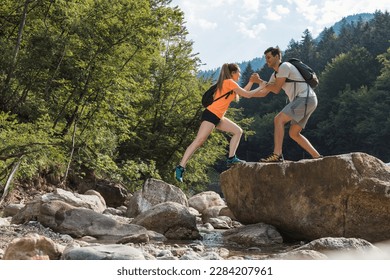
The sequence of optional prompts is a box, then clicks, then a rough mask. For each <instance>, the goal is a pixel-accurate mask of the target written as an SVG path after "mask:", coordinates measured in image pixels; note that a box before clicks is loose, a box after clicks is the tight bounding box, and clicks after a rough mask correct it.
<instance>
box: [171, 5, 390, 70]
mask: <svg viewBox="0 0 390 280" xmlns="http://www.w3.org/2000/svg"><path fill="white" fill-rule="evenodd" d="M176 5H178V6H179V8H180V9H181V10H182V11H183V12H184V14H185V21H186V22H187V23H186V27H187V28H188V32H189V35H188V39H190V40H193V42H194V45H193V46H194V53H199V57H200V59H201V60H202V61H203V62H204V63H207V67H203V68H204V69H210V68H213V67H219V66H220V64H221V63H222V62H224V61H237V62H240V61H244V60H250V59H252V58H254V55H255V56H258V55H261V54H262V52H263V51H264V50H265V49H266V48H267V47H269V46H275V45H278V46H279V47H280V48H282V49H285V48H286V47H287V46H288V44H289V42H290V41H291V40H298V41H299V40H300V39H301V36H302V34H303V32H304V30H305V29H308V30H309V31H310V32H311V33H312V35H313V37H314V38H315V37H316V36H317V35H318V34H319V33H320V32H321V31H322V30H323V29H324V28H325V27H330V26H332V25H333V24H334V23H336V22H337V21H339V20H341V19H342V18H343V17H347V16H349V15H353V14H357V13H373V12H375V11H376V10H381V11H382V12H385V11H386V10H387V11H389V8H390V7H389V0H242V1H237V0H197V1H195V0H172V6H176ZM267 27H268V28H267ZM221 46H223V47H221Z"/></svg>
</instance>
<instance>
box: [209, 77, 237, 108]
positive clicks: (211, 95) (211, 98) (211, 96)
mask: <svg viewBox="0 0 390 280" xmlns="http://www.w3.org/2000/svg"><path fill="white" fill-rule="evenodd" d="M216 91H217V84H216V83H215V84H213V85H212V86H211V87H210V88H209V89H208V90H206V92H205V93H203V96H202V105H203V107H208V106H210V105H211V104H213V103H214V102H215V101H217V100H219V99H221V98H222V97H225V99H226V98H228V97H229V95H230V94H232V93H233V91H232V90H231V91H229V92H227V93H225V94H223V95H221V96H220V97H218V98H217V99H215V100H214V93H215V92H216Z"/></svg>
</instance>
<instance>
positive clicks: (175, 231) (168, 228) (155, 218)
mask: <svg viewBox="0 0 390 280" xmlns="http://www.w3.org/2000/svg"><path fill="white" fill-rule="evenodd" d="M132 223H133V224H137V225H140V226H143V227H145V228H147V229H149V230H153V231H156V232H158V233H161V234H164V235H165V237H166V238H168V239H176V240H191V239H200V238H201V237H200V234H199V231H198V229H197V227H196V217H195V216H194V215H192V214H191V213H190V212H189V210H188V208H187V207H185V206H183V205H182V204H179V203H176V202H164V203H159V204H157V205H156V206H154V207H153V208H151V209H149V210H148V211H145V212H143V213H142V214H140V215H138V216H137V217H136V218H135V219H134V220H133V221H132Z"/></svg>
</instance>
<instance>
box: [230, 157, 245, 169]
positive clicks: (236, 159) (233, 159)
mask: <svg viewBox="0 0 390 280" xmlns="http://www.w3.org/2000/svg"><path fill="white" fill-rule="evenodd" d="M244 162H245V161H244V160H241V159H239V158H238V157H237V156H236V155H234V157H232V158H228V159H227V161H226V166H227V167H230V166H233V165H235V164H237V163H244Z"/></svg>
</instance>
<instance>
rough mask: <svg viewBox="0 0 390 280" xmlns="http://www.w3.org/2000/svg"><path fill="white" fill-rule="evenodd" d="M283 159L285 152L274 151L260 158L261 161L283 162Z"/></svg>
mask: <svg viewBox="0 0 390 280" xmlns="http://www.w3.org/2000/svg"><path fill="white" fill-rule="evenodd" d="M283 160H284V158H283V154H281V155H277V154H274V153H272V154H271V155H270V156H268V157H266V158H262V159H260V162H282V161H283Z"/></svg>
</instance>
